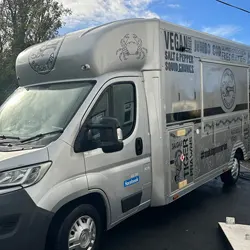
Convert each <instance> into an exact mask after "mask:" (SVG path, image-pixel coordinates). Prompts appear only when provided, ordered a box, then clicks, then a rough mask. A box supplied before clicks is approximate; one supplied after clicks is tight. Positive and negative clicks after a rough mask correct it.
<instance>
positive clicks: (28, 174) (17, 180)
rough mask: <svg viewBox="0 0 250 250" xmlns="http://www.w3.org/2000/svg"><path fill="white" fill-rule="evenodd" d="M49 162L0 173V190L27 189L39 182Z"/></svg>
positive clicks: (49, 164) (48, 166)
mask: <svg viewBox="0 0 250 250" xmlns="http://www.w3.org/2000/svg"><path fill="white" fill-rule="evenodd" d="M51 164H52V163H51V162H46V163H41V164H36V165H32V166H27V167H22V168H18V169H13V170H9V171H5V172H1V173H0V188H5V187H13V186H23V187H28V186H31V185H34V184H35V183H37V182H39V181H40V180H41V179H42V178H43V176H44V175H45V174H46V172H47V171H48V169H49V168H50V166H51Z"/></svg>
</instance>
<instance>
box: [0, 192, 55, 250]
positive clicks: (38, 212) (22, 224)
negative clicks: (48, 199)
mask: <svg viewBox="0 0 250 250" xmlns="http://www.w3.org/2000/svg"><path fill="white" fill-rule="evenodd" d="M52 216H53V214H52V213H51V212H48V211H45V210H43V209H41V208H39V207H37V206H36V204H35V203H34V202H33V200H32V199H31V198H30V196H29V195H28V194H27V192H26V191H25V190H24V189H21V190H18V191H13V192H11V193H7V194H2V195H0V249H1V250H25V249H26V250H44V248H45V243H46V237H47V232H48V228H49V224H50V222H51V219H52Z"/></svg>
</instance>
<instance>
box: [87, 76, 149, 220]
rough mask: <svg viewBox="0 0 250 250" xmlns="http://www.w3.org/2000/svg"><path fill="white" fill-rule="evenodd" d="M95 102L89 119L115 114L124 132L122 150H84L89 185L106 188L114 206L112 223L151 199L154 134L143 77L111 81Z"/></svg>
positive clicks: (93, 137)
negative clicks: (151, 144)
mask: <svg viewBox="0 0 250 250" xmlns="http://www.w3.org/2000/svg"><path fill="white" fill-rule="evenodd" d="M93 103H94V104H93V105H92V107H90V109H89V114H88V118H87V120H86V121H85V123H86V122H89V121H92V122H94V123H98V121H99V120H100V118H102V117H114V118H117V119H118V121H119V123H120V126H121V129H122V132H123V142H124V147H123V149H122V150H121V151H119V152H114V153H104V152H103V151H102V149H100V148H93V147H92V148H91V149H90V150H86V152H84V158H85V164H86V173H87V179H88V185H89V189H100V190H102V191H104V192H105V194H106V195H107V197H108V200H109V203H110V206H111V223H115V222H117V221H119V220H120V219H121V218H122V217H124V216H127V215H128V214H130V213H134V212H136V211H137V210H139V209H140V208H143V207H144V206H148V205H149V203H150V197H151V159H150V137H149V127H148V113H147V108H146V101H145V94H144V88H143V82H142V78H141V77H123V78H116V79H113V80H110V81H108V82H107V83H106V84H105V85H104V86H103V88H102V89H101V91H99V93H98V96H97V97H96V98H95V100H94V102H93ZM92 133H93V135H92V137H91V138H92V139H91V140H98V139H99V136H100V134H99V132H98V131H94V132H92ZM92 142H93V141H92ZM91 144H92V143H91ZM92 145H95V144H92Z"/></svg>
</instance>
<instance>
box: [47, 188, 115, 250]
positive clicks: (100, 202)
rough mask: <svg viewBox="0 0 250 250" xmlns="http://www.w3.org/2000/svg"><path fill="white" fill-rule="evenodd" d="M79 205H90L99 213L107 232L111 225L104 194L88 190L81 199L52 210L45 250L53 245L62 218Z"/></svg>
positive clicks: (107, 202) (108, 206) (48, 249)
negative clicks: (52, 214)
mask: <svg viewBox="0 0 250 250" xmlns="http://www.w3.org/2000/svg"><path fill="white" fill-rule="evenodd" d="M81 204H90V205H92V206H94V207H95V208H96V209H97V211H98V212H99V213H100V215H101V218H102V219H103V225H104V230H107V229H108V227H109V225H110V223H111V214H110V205H109V201H108V199H107V196H106V194H105V193H104V192H103V191H102V190H99V189H93V190H89V193H88V194H86V195H83V196H81V197H78V198H75V199H72V200H70V201H68V202H66V203H65V204H63V205H62V206H61V207H58V206H57V207H56V209H54V210H53V212H54V216H53V218H52V220H51V223H50V226H49V229H48V232H47V236H46V248H45V249H46V250H51V249H52V246H53V244H54V239H55V237H56V232H57V231H58V229H59V226H60V221H61V219H62V218H64V217H65V216H67V214H69V213H70V211H72V209H74V208H76V207H77V206H79V205H81Z"/></svg>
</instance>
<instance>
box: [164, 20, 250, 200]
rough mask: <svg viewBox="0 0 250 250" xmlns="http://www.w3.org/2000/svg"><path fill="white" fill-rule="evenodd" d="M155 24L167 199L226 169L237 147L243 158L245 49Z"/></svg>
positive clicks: (248, 55)
mask: <svg viewBox="0 0 250 250" xmlns="http://www.w3.org/2000/svg"><path fill="white" fill-rule="evenodd" d="M160 26H161V28H160V44H161V46H160V47H161V50H160V56H161V84H162V85H165V87H164V88H165V92H162V93H161V96H162V100H164V101H165V102H164V103H163V104H162V105H163V106H164V108H165V109H166V113H165V117H164V118H165V124H166V130H165V133H164V132H163V135H164V136H165V139H166V146H165V148H164V150H165V151H164V156H165V159H164V161H165V163H166V165H165V169H164V171H165V172H164V176H165V195H166V203H168V202H171V201H173V199H172V200H171V199H170V200H169V199H168V197H169V196H170V197H174V196H175V195H177V194H178V193H179V194H180V193H181V195H182V194H185V193H187V192H189V191H190V190H192V189H194V188H196V187H198V186H199V185H201V184H203V183H205V182H207V181H209V180H211V179H212V178H214V177H216V176H218V175H220V174H221V173H223V171H226V170H228V169H230V168H231V166H232V161H233V158H234V156H235V152H236V150H237V149H239V148H240V149H241V150H242V152H243V156H244V159H247V155H248V152H249V150H250V149H249V146H248V140H249V111H248V110H249V104H248V102H249V100H248V98H249V97H248V93H249V87H248V82H249V79H248V78H249V77H248V67H249V66H248V65H249V64H250V50H249V48H247V47H246V46H241V45H239V46H237V45H236V44H233V43H230V42H229V41H225V40H223V39H218V38H215V37H212V36H208V35H206V34H202V33H199V32H195V31H192V30H189V29H185V28H182V27H178V26H175V25H171V24H168V23H164V22H161V25H160ZM162 89H163V87H162ZM187 141H188V142H192V143H193V144H192V145H191V144H188V143H187ZM180 177H182V178H180ZM177 197H178V196H177Z"/></svg>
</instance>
